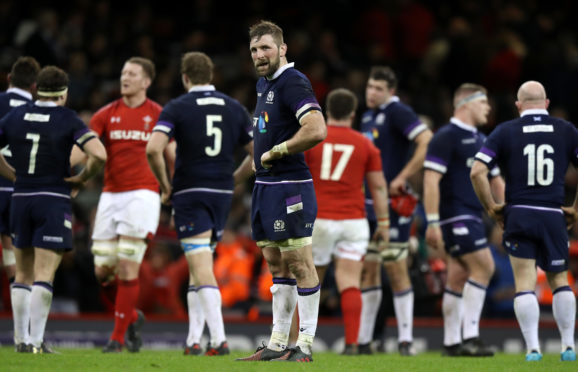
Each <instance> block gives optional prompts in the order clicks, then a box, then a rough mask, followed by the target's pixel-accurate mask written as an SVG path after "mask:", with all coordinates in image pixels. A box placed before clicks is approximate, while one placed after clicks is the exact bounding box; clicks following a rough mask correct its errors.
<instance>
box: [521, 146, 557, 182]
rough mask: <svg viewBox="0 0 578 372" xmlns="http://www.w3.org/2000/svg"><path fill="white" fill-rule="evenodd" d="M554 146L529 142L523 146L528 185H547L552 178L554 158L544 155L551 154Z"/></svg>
mask: <svg viewBox="0 0 578 372" xmlns="http://www.w3.org/2000/svg"><path fill="white" fill-rule="evenodd" d="M553 153H554V148H553V147H552V146H550V145H540V146H538V148H536V145H534V144H530V145H526V147H524V156H528V186H535V185H536V182H537V183H538V185H540V186H548V185H550V184H551V183H552V181H553V180H554V160H552V159H548V158H546V157H545V155H546V154H553Z"/></svg>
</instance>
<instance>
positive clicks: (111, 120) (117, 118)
mask: <svg viewBox="0 0 578 372" xmlns="http://www.w3.org/2000/svg"><path fill="white" fill-rule="evenodd" d="M110 122H111V124H114V123H120V116H113V117H111V118H110Z"/></svg>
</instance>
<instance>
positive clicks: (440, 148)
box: [423, 131, 453, 174]
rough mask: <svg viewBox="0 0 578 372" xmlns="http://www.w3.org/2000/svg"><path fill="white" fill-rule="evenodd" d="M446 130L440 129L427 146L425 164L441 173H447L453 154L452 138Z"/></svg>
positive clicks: (427, 167) (425, 166)
mask: <svg viewBox="0 0 578 372" xmlns="http://www.w3.org/2000/svg"><path fill="white" fill-rule="evenodd" d="M446 133H447V132H445V131H438V132H437V133H436V134H435V135H434V136H433V138H432V139H431V141H430V143H429V144H428V147H427V153H426V155H425V161H424V163H423V166H424V168H425V169H430V170H433V171H436V172H438V173H441V174H446V172H447V170H448V164H449V163H450V160H451V156H452V150H453V146H452V140H451V138H450V137H449V136H448V135H447V134H446Z"/></svg>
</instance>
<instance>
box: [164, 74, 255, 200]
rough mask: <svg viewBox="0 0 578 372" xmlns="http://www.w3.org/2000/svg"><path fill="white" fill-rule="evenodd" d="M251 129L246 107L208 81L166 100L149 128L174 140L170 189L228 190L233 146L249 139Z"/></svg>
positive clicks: (241, 144)
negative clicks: (173, 170) (175, 144)
mask: <svg viewBox="0 0 578 372" xmlns="http://www.w3.org/2000/svg"><path fill="white" fill-rule="evenodd" d="M250 130H251V118H250V116H249V113H248V112H247V109H245V107H243V105H241V104H240V103H239V102H238V101H236V100H235V99H233V98H231V97H229V96H227V95H226V94H223V93H221V92H218V91H216V90H215V87H214V86H212V85H206V86H199V87H193V88H192V89H191V90H190V91H189V92H188V93H186V94H183V95H181V96H180V97H178V98H176V99H174V100H172V101H170V102H169V103H168V104H167V105H166V106H165V107H164V108H163V111H162V112H161V114H160V116H159V121H158V123H157V124H156V125H155V127H154V129H153V131H154V132H162V133H165V134H166V135H168V136H169V137H170V138H173V137H174V139H175V141H176V142H177V159H176V162H175V174H174V177H173V191H174V192H178V191H182V190H187V189H190V188H207V189H214V190H228V191H230V190H232V189H233V187H234V181H233V172H234V170H235V169H234V167H235V161H234V151H235V149H236V148H237V147H238V146H244V145H246V144H247V143H249V142H251V136H250V135H249V133H248V132H249V131H250Z"/></svg>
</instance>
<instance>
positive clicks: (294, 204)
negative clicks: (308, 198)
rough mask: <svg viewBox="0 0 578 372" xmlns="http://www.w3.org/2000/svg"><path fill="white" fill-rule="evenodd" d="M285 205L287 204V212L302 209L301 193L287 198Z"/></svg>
mask: <svg viewBox="0 0 578 372" xmlns="http://www.w3.org/2000/svg"><path fill="white" fill-rule="evenodd" d="M285 205H286V206H287V214H290V213H294V212H298V211H300V210H302V209H303V201H302V199H301V195H295V196H292V197H290V198H287V199H285Z"/></svg>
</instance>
